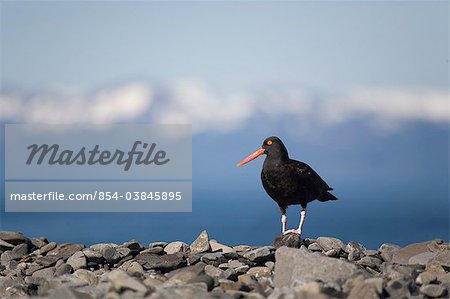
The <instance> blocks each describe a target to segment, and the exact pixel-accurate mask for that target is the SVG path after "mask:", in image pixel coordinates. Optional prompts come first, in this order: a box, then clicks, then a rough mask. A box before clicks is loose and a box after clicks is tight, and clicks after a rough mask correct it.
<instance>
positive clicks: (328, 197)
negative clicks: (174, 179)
mask: <svg viewBox="0 0 450 299" xmlns="http://www.w3.org/2000/svg"><path fill="white" fill-rule="evenodd" d="M317 199H318V200H319V201H328V200H337V197H336V196H334V195H333V194H331V193H330V192H328V191H325V192H323V193H322V194H320V195H319V197H318V198H317Z"/></svg>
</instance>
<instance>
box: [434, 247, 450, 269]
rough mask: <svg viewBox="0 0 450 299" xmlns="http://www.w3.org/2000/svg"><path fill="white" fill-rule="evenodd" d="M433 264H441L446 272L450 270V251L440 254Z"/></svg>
mask: <svg viewBox="0 0 450 299" xmlns="http://www.w3.org/2000/svg"><path fill="white" fill-rule="evenodd" d="M430 261H431V262H434V263H438V264H440V265H441V266H442V267H443V268H444V269H445V270H447V271H449V270H450V250H446V251H443V252H438V253H437V254H436V256H435V257H433V258H432V259H431V260H430Z"/></svg>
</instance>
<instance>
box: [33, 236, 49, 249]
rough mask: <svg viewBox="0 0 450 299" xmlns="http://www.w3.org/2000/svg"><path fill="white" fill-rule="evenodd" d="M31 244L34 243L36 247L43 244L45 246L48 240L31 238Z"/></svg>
mask: <svg viewBox="0 0 450 299" xmlns="http://www.w3.org/2000/svg"><path fill="white" fill-rule="evenodd" d="M30 242H31V245H33V246H34V247H35V248H38V249H39V248H41V247H42V246H45V245H46V244H47V243H48V242H45V241H43V240H41V239H37V238H31V239H30Z"/></svg>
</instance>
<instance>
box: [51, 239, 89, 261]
mask: <svg viewBox="0 0 450 299" xmlns="http://www.w3.org/2000/svg"><path fill="white" fill-rule="evenodd" d="M49 244H50V243H49ZM83 248H84V245H83V244H62V245H59V246H58V247H56V248H55V249H53V250H51V251H49V252H48V253H47V255H48V256H56V257H58V258H62V259H64V260H67V259H68V258H69V257H71V256H72V255H73V254H74V253H75V252H77V251H80V250H82V249H83Z"/></svg>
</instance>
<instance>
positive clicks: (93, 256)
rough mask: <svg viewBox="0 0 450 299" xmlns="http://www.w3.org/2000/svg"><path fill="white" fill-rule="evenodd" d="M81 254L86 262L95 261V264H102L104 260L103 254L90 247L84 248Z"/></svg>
mask: <svg viewBox="0 0 450 299" xmlns="http://www.w3.org/2000/svg"><path fill="white" fill-rule="evenodd" d="M82 252H83V254H84V256H85V257H86V260H87V262H88V263H89V262H93V263H97V264H102V263H103V262H104V258H103V255H102V254H101V253H100V252H98V251H95V250H93V249H91V248H86V249H83V251H82Z"/></svg>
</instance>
